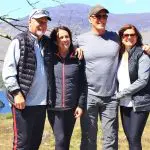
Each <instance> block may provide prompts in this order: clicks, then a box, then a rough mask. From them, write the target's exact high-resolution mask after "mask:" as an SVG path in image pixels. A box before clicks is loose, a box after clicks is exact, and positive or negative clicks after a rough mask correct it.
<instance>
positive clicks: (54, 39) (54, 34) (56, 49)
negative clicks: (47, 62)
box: [50, 26, 74, 53]
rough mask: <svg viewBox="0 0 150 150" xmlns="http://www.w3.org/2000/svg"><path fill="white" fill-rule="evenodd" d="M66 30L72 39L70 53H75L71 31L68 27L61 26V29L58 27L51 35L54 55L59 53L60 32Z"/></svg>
mask: <svg viewBox="0 0 150 150" xmlns="http://www.w3.org/2000/svg"><path fill="white" fill-rule="evenodd" d="M60 29H61V30H65V31H67V32H68V34H69V37H70V47H69V52H70V53H71V52H73V50H74V48H73V43H72V33H71V31H70V29H69V28H68V27H66V26H59V27H56V28H54V29H53V30H52V32H51V34H50V39H51V42H52V49H53V52H54V53H57V52H58V45H57V35H58V32H59V30H60Z"/></svg>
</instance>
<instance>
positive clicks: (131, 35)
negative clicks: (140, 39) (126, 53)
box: [123, 33, 136, 37]
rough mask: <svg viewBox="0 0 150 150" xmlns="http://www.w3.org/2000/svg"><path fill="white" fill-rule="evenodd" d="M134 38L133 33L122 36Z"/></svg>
mask: <svg viewBox="0 0 150 150" xmlns="http://www.w3.org/2000/svg"><path fill="white" fill-rule="evenodd" d="M129 36H130V37H134V36H136V34H135V33H133V34H123V37H129Z"/></svg>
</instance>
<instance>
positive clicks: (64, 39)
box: [57, 29, 71, 53]
mask: <svg viewBox="0 0 150 150" xmlns="http://www.w3.org/2000/svg"><path fill="white" fill-rule="evenodd" d="M70 44H71V40H70V36H69V33H68V32H67V31H66V30H63V29H59V30H58V33H57V45H58V49H59V52H60V53H62V52H64V53H66V52H68V51H69V48H70Z"/></svg>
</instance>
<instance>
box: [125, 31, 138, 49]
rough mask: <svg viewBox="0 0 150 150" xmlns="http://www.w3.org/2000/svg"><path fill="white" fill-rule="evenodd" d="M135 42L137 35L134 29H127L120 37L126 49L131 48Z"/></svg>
mask: <svg viewBox="0 0 150 150" xmlns="http://www.w3.org/2000/svg"><path fill="white" fill-rule="evenodd" d="M136 42H137V35H136V33H135V31H134V29H127V30H125V31H124V33H123V36H122V43H123V44H124V46H125V48H126V49H130V48H132V47H133V46H134V45H135V44H136Z"/></svg>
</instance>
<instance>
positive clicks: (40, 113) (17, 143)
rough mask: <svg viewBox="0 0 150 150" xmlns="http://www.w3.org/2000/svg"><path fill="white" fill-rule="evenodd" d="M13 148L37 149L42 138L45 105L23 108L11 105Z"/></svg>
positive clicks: (16, 149)
mask: <svg viewBox="0 0 150 150" xmlns="http://www.w3.org/2000/svg"><path fill="white" fill-rule="evenodd" d="M12 114H13V129H14V141H13V150H38V149H39V146H40V144H41V140H42V134H43V130H44V123H45V117H46V106H26V107H25V109H24V110H19V109H16V108H15V107H12Z"/></svg>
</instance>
